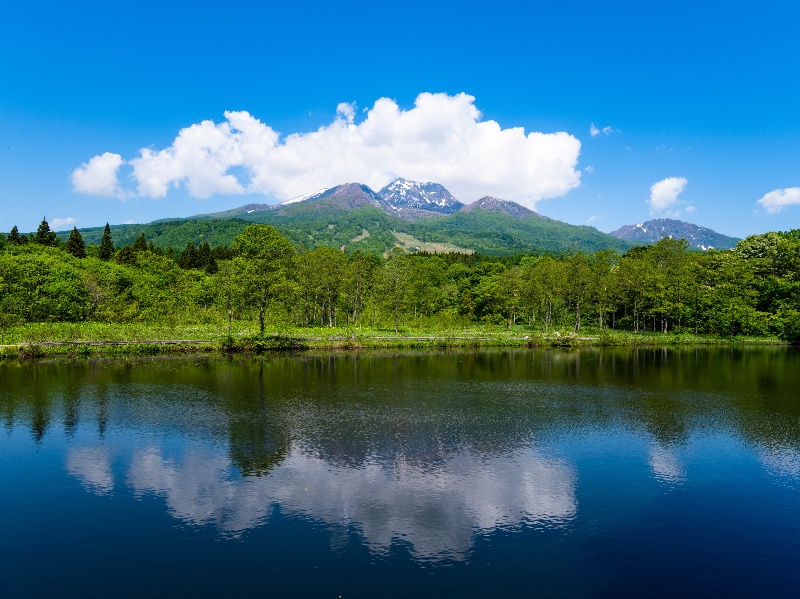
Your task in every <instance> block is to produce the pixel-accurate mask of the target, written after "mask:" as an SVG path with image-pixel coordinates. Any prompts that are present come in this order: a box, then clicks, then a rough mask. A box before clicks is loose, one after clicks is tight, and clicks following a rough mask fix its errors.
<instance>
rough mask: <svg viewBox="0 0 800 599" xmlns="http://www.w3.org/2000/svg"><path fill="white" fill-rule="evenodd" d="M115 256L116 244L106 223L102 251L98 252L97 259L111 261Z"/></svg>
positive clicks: (101, 244) (101, 243)
mask: <svg viewBox="0 0 800 599" xmlns="http://www.w3.org/2000/svg"><path fill="white" fill-rule="evenodd" d="M113 255H114V242H113V241H112V240H111V227H109V226H108V223H106V228H105V229H103V238H102V239H101V240H100V251H99V252H97V257H98V258H100V259H101V260H110V259H111V256H113Z"/></svg>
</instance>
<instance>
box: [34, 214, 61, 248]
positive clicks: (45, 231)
mask: <svg viewBox="0 0 800 599" xmlns="http://www.w3.org/2000/svg"><path fill="white" fill-rule="evenodd" d="M33 242H34V243H38V244H39V245H47V246H50V247H58V235H56V234H55V233H53V232H52V231H51V230H50V224H49V223H48V222H47V219H46V218H42V222H41V223H39V228H38V229H37V230H36V237H34V238H33Z"/></svg>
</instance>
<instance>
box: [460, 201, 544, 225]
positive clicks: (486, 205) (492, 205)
mask: <svg viewBox="0 0 800 599" xmlns="http://www.w3.org/2000/svg"><path fill="white" fill-rule="evenodd" d="M476 208H479V209H481V210H486V211H488V212H500V213H502V214H507V215H508V216H512V217H514V218H525V217H528V216H537V217H539V218H543V219H545V220H550V219H549V218H547V217H546V216H542V215H541V214H539V213H538V212H534V211H533V210H528V209H527V208H525V206H520V205H519V204H517V203H516V202H509V201H508V200H500V199H497V198H493V197H491V196H486V197H483V198H481V199H480V200H475V201H474V202H472V203H471V204H467V205H466V206H464V207H463V208H462V209H461V211H462V212H472V211H473V210H475V209H476Z"/></svg>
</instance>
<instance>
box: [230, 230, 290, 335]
mask: <svg viewBox="0 0 800 599" xmlns="http://www.w3.org/2000/svg"><path fill="white" fill-rule="evenodd" d="M233 251H234V252H236V254H237V256H236V263H237V266H238V267H239V269H240V273H241V277H242V282H243V283H244V285H246V286H247V288H248V291H249V295H250V296H251V297H252V299H253V301H254V302H256V303H258V323H259V329H260V331H261V334H262V335H263V334H264V319H265V315H266V310H267V301H268V300H269V299H270V294H271V293H272V292H273V291H274V288H275V287H276V286H277V285H278V284H280V283H281V281H282V280H283V279H284V278H285V277H286V275H287V271H288V269H289V266H290V265H291V262H292V257H293V256H294V246H292V243H291V242H290V241H289V240H288V239H286V237H284V236H283V235H281V234H280V233H278V230H277V229H276V228H275V227H272V226H270V225H248V226H247V227H245V229H244V231H242V232H241V233H240V234H239V236H238V237H237V238H236V239H234V240H233Z"/></svg>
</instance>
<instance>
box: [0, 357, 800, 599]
mask: <svg viewBox="0 0 800 599" xmlns="http://www.w3.org/2000/svg"><path fill="white" fill-rule="evenodd" d="M0 420H1V421H2V422H1V423H0V425H1V426H2V431H1V432H0V589H3V590H2V591H0V594H2V595H3V596H4V597H10V596H11V597H16V596H25V597H31V596H53V595H58V596H81V597H85V596H110V595H113V596H139V595H153V594H159V595H173V594H174V595H181V596H190V595H204V596H216V595H232V594H236V593H248V594H253V595H258V596H272V597H286V596H293V597H331V598H334V599H336V598H339V597H342V598H343V599H348V598H352V597H415V596H430V597H443V596H452V597H464V596H470V597H472V596H475V597H521V596H534V595H536V596H570V597H575V596H581V597H619V596H626V595H627V596H648V597H659V596H663V597H668V596H670V597H671V596H678V595H681V596H703V597H707V596H759V597H786V596H796V593H797V592H798V588H800V351H798V350H796V349H792V348H784V347H752V348H747V347H736V348H675V349H632V348H622V349H603V348H596V349H585V350H546V349H534V350H514V351H505V350H503V351H499V350H497V351H491V350H488V351H459V352H401V353H391V352H377V353H372V352H363V353H350V354H346V353H341V354H332V355H331V354H300V355H277V356H269V357H266V358H264V359H242V358H233V359H226V358H223V357H210V358H209V357H193V358H177V359H176V358H154V359H143V360H108V361H102V360H100V361H75V362H66V361H65V362H35V363H23V364H20V363H17V362H6V363H0Z"/></svg>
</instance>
